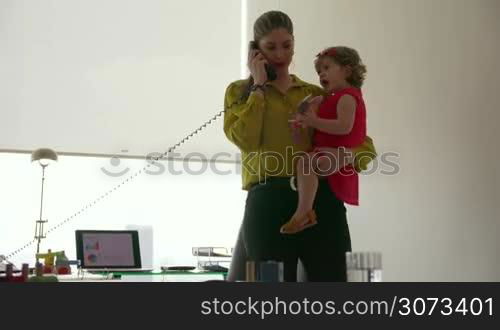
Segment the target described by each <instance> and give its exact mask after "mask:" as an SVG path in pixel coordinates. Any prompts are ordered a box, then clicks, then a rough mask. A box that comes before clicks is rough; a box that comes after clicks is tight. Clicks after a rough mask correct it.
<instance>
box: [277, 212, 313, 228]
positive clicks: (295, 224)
mask: <svg viewBox="0 0 500 330" xmlns="http://www.w3.org/2000/svg"><path fill="white" fill-rule="evenodd" d="M306 218H307V221H306V222H304V220H305V219H306ZM317 223H318V221H317V220H316V212H314V210H310V211H309V212H307V213H306V214H304V216H303V217H302V218H300V219H299V218H298V217H292V219H290V221H288V222H287V223H285V224H284V225H283V226H281V228H280V232H281V233H282V234H295V233H298V232H300V231H302V230H304V229H306V228H309V227H311V226H314V225H315V224H317Z"/></svg>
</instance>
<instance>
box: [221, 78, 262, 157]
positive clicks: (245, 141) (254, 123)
mask: <svg viewBox="0 0 500 330" xmlns="http://www.w3.org/2000/svg"><path fill="white" fill-rule="evenodd" d="M244 88H245V86H244V84H242V86H238V85H237V84H236V83H232V84H231V85H229V87H228V88H227V90H226V95H225V98H224V109H225V110H226V111H225V113H224V133H225V134H226V136H227V138H228V139H229V140H230V141H231V142H233V143H234V144H235V145H236V146H237V147H238V148H240V150H242V151H246V152H249V151H254V150H257V149H258V148H259V147H260V144H261V132H262V122H263V118H264V107H265V101H264V94H263V92H262V91H261V90H257V91H255V92H252V93H250V95H249V97H248V99H247V100H246V101H241V100H240V99H241V96H242V94H243V90H244Z"/></svg>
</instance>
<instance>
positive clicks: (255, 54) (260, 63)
mask: <svg viewBox="0 0 500 330" xmlns="http://www.w3.org/2000/svg"><path fill="white" fill-rule="evenodd" d="M266 64H267V60H266V58H265V57H264V55H262V53H261V52H260V51H259V50H258V49H251V50H250V53H249V60H248V67H249V69H250V74H251V75H252V77H253V80H254V84H255V85H264V84H265V83H266V82H267V79H268V77H267V73H266V68H265V65H266Z"/></svg>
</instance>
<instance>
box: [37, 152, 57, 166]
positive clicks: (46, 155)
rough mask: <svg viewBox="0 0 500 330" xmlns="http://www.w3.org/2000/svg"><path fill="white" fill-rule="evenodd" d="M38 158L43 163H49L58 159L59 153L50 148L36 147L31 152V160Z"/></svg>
mask: <svg viewBox="0 0 500 330" xmlns="http://www.w3.org/2000/svg"><path fill="white" fill-rule="evenodd" d="M37 160H38V161H39V162H40V164H41V165H47V164H49V163H50V161H55V162H56V161H57V154H56V152H55V151H54V150H52V149H48V148H40V149H36V150H35V151H33V152H32V153H31V161H32V162H34V161H37Z"/></svg>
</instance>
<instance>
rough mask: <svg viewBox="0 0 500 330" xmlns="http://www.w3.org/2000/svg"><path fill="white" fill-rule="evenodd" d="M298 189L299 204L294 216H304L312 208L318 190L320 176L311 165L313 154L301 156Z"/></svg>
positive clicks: (298, 167)
mask: <svg viewBox="0 0 500 330" xmlns="http://www.w3.org/2000/svg"><path fill="white" fill-rule="evenodd" d="M297 190H298V194H299V204H298V205H297V210H296V211H295V214H294V216H298V217H303V216H304V215H305V214H306V213H307V212H309V211H310V210H312V208H313V204H314V199H315V198H316V191H317V190H318V177H317V176H316V173H314V171H313V168H312V166H311V156H310V154H309V157H301V158H299V161H298V164H297Z"/></svg>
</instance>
